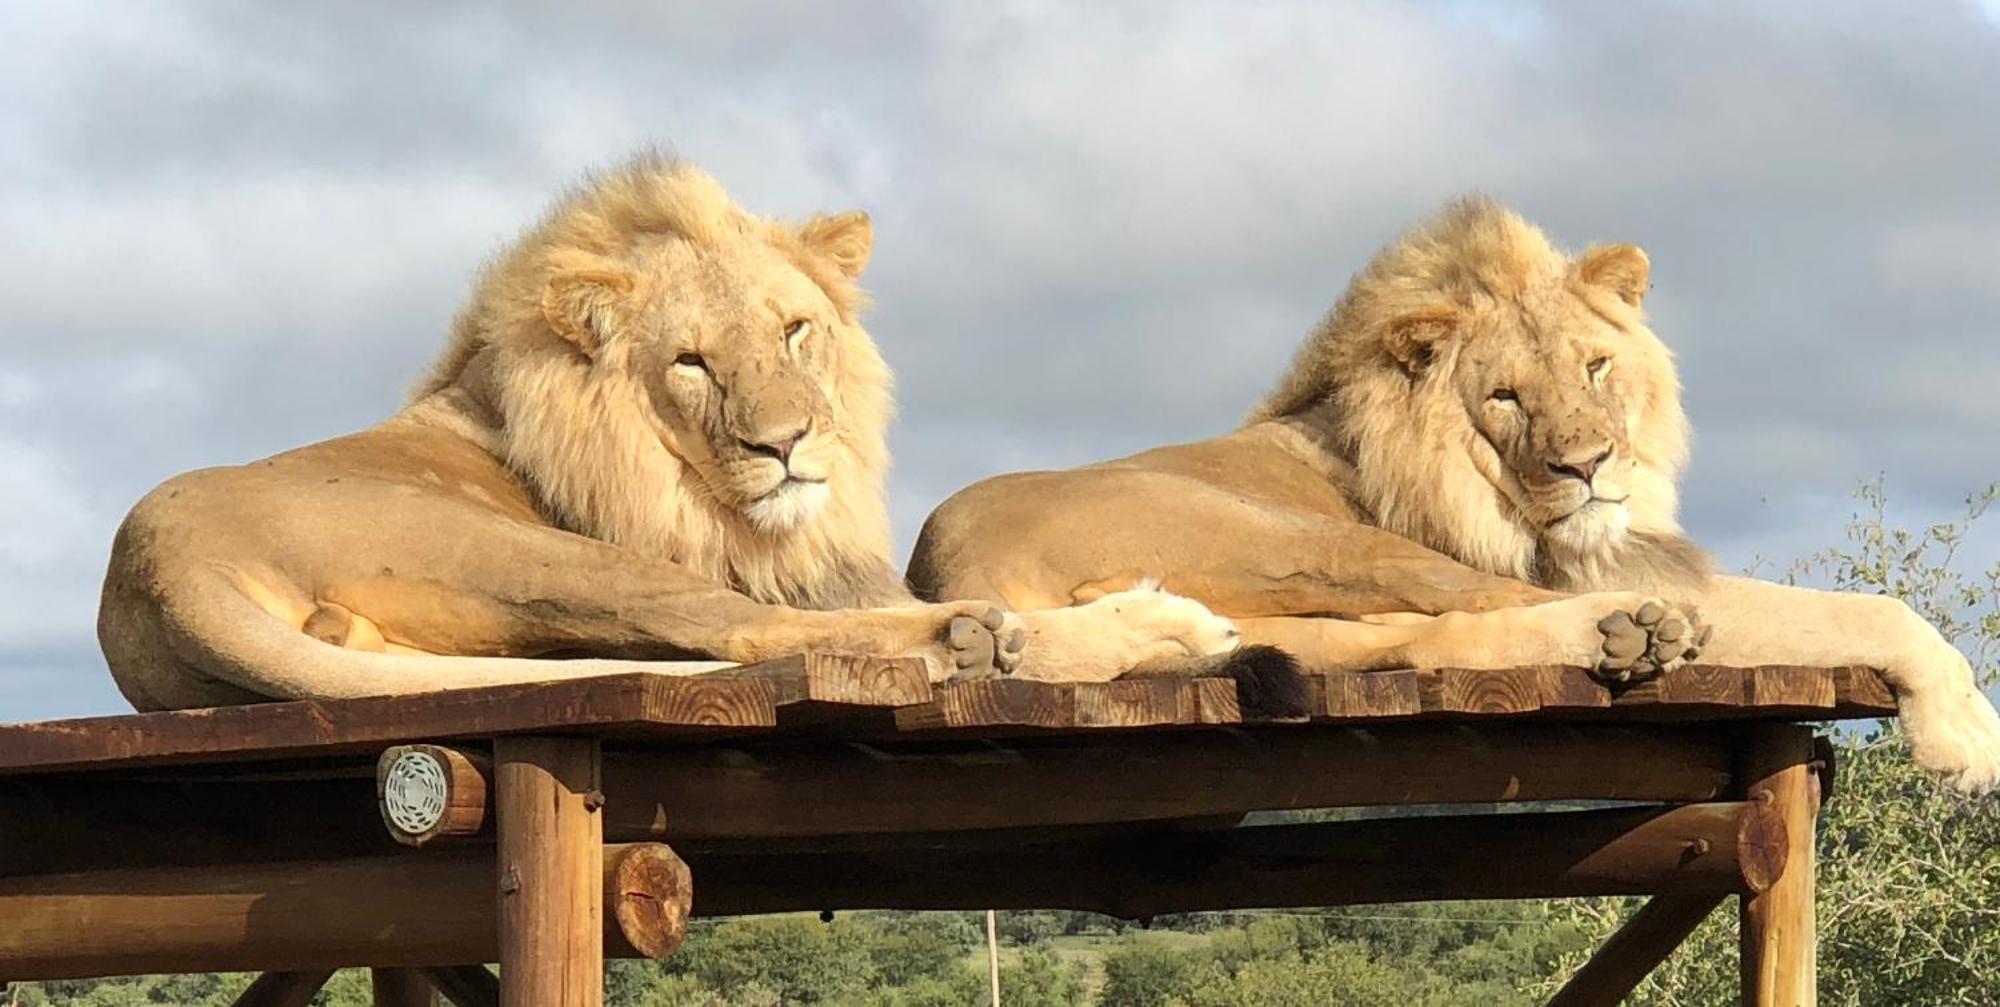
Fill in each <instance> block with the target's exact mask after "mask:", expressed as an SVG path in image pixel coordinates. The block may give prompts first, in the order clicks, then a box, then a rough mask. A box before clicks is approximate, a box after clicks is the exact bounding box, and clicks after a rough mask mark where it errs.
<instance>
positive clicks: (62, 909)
mask: <svg viewBox="0 0 2000 1007" xmlns="http://www.w3.org/2000/svg"><path fill="white" fill-rule="evenodd" d="M678 862H679V861H678V858H676V857H674V855H673V853H672V851H670V850H667V849H665V848H664V847H659V846H657V845H656V844H635V845H627V846H612V847H607V848H606V849H605V852H604V856H603V865H602V866H601V867H600V868H599V870H598V877H597V883H598V885H599V886H600V890H601V891H602V892H603V893H604V894H603V896H602V898H603V899H604V900H605V902H606V903H607V904H609V905H611V906H612V907H614V908H613V911H612V912H611V913H609V914H607V917H608V920H607V924H608V925H606V926H605V928H604V934H603V940H604V945H605V948H606V949H607V950H608V951H609V952H610V953H612V954H614V955H616V956H618V957H622V958H638V957H646V956H648V955H649V954H654V953H666V952H668V951H671V950H672V949H673V948H675V947H677V946H678V945H679V943H680V941H681V938H682V936H683V933H684V931H683V926H684V924H683V921H684V920H685V919H686V918H687V914H688V912H689V908H690V902H691V893H690V892H689V890H688V889H687V888H686V887H685V879H686V873H685V869H684V868H682V869H679V870H676V869H675V868H674V867H673V866H672V865H673V864H677V863H678ZM494 877H495V857H494V850H493V848H492V847H490V846H489V847H485V848H483V849H482V848H479V847H463V848H458V849H448V850H446V849H436V850H426V851H424V852H421V853H405V854H400V855H393V856H385V857H360V858H356V859H353V860H342V861H332V862H290V863H275V864H245V865H235V866H229V865H223V866H214V867H192V868H190V867H156V868H143V869H131V870H114V871H93V872H87V873H81V874H55V875H40V876H35V877H12V878H8V877H0V920H4V921H6V922H5V925H4V926H0V974H4V975H7V976H8V977H10V978H14V979H22V980H28V979H77V978H89V977H95V976H110V975H139V974H146V973H158V972H250V971H257V970H263V969H299V970H305V969H330V968H336V967H344V966H373V967H378V968H387V967H397V966H424V965H432V964H435V963H437V962H483V961H493V960H495V959H496V958H497V957H498V956H499V944H498V940H497V933H498V927H499V913H498V900H497V899H496V898H495V895H494Z"/></svg>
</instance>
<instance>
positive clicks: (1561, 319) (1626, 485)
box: [1440, 291, 1644, 551]
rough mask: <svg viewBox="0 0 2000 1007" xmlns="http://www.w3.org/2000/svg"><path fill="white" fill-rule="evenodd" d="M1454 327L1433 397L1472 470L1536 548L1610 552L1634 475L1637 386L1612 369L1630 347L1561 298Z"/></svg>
mask: <svg viewBox="0 0 2000 1007" xmlns="http://www.w3.org/2000/svg"><path fill="white" fill-rule="evenodd" d="M1460 324H1461V326H1462V328H1463V335H1462V340H1463V344H1462V346H1460V347H1459V348H1458V350H1457V353H1456V354H1455V359H1454V361H1453V362H1452V366H1451V367H1450V373H1449V374H1448V375H1445V376H1442V377H1441V379H1440V380H1441V383H1447V384H1448V388H1444V389H1440V391H1446V392H1448V394H1449V395H1450V396H1451V397H1453V398H1455V399H1456V403H1457V405H1458V406H1459V407H1460V408H1462V409H1463V410H1464V413H1465V417H1466V422H1467V424H1468V425H1469V426H1470V428H1471V432H1472V436H1471V437H1469V438H1467V449H1468V451H1469V452H1470V453H1471V458H1472V462H1473V465H1474V467H1475V468H1477V469H1478V471H1479V473H1480V475H1481V476H1482V477H1483V478H1485V479H1486V480H1487V481H1488V482H1489V483H1491V484H1492V486H1493V487H1494V489H1495V490H1497V491H1499V493H1500V494H1501V495H1502V496H1503V497H1505V498H1506V499H1507V500H1508V501H1509V502H1510V503H1511V504H1512V505H1513V507H1514V509H1515V510H1516V511H1517V513H1518V514H1519V516H1520V520H1521V521H1522V523H1523V524H1525V525H1526V526H1528V527H1529V528H1531V529H1534V530H1535V532H1536V533H1537V534H1538V536H1539V537H1541V538H1543V539H1546V540H1553V541H1555V542H1557V543H1559V544H1561V545H1564V546H1567V547H1569V548H1570V549H1572V550H1575V551H1589V550H1592V549H1594V548H1596V547H1600V546H1602V545H1605V544H1609V543H1612V542H1615V541H1616V540H1617V539H1619V538H1620V537H1621V536H1623V535H1624V533H1625V531H1626V529H1627V528H1629V527H1630V525H1631V510H1630V504H1631V502H1632V501H1631V497H1632V494H1633V491H1634V488H1635V479H1634V477H1635V476H1636V475H1638V474H1639V468H1640V465H1641V462H1640V460H1639V458H1638V457H1637V456H1636V455H1634V453H1633V451H1632V445H1631V437H1630V433H1629V431H1630V430H1631V429H1632V427H1633V426H1634V425H1635V424H1636V423H1637V422H1638V421H1639V420H1640V416H1639V414H1638V409H1637V408H1636V406H1637V405H1638V404H1639V402H1640V399H1641V397H1640V396H1635V395H1634V394H1633V392H1634V391H1635V389H1634V388H1633V387H1632V385H1633V384H1634V383H1635V381H1643V380H1644V379H1643V376H1635V375H1633V374H1628V373H1627V368H1621V367H1620V366H1619V365H1620V363H1621V358H1622V357H1626V356H1628V355H1631V352H1630V349H1629V344H1631V343H1632V342H1633V341H1634V337H1632V336H1631V335H1630V334H1628V333H1626V332H1624V331H1621V330H1620V329H1619V328H1618V327H1617V326H1616V325H1614V324H1612V323H1611V322H1609V321H1607V320H1606V319H1605V318H1604V317H1602V316H1600V315H1598V314H1596V313H1595V312H1593V311H1592V310H1591V309H1590V308H1589V307H1588V305H1587V304H1586V303H1585V302H1584V301H1583V300H1581V299H1580V298H1578V297H1577V296H1574V295H1573V294H1570V293H1569V292H1567V291H1558V292H1555V293H1554V294H1553V295H1552V296H1549V297H1547V298H1545V299H1542V302H1541V303H1536V304H1532V305H1524V306H1522V307H1521V309H1520V310H1519V311H1518V312H1517V311H1490V312H1481V313H1478V314H1476V315H1473V316H1471V317H1468V318H1465V319H1463V320H1462V321H1461V322H1460ZM1623 362H1626V363H1629V361H1623ZM1641 366H1643V365H1641Z"/></svg>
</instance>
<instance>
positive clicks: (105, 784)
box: [0, 655, 1894, 1007]
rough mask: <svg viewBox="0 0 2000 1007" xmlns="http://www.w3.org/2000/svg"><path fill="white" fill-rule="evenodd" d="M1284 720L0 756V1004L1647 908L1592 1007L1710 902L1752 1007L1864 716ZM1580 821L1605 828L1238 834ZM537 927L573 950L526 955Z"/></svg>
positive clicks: (756, 727) (740, 686) (1350, 690)
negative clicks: (1073, 924) (1492, 911)
mask: <svg viewBox="0 0 2000 1007" xmlns="http://www.w3.org/2000/svg"><path fill="white" fill-rule="evenodd" d="M1311 686H1312V688H1311V698H1312V702H1311V709H1312V711H1313V712H1312V716H1311V717H1309V718H1307V719H1306V720H1305V721H1302V722H1285V723H1269V722H1263V723H1259V722H1246V720H1245V718H1244V717H1243V715H1242V712H1241V710H1240V708H1239V706H1238V704H1237V697H1236V695H1235V692H1234V685H1233V683H1231V682H1229V681H1228V680H1226V679H1206V680H1196V681H1173V680H1161V679H1147V680H1135V681H1127V682H1114V683H1108V684H1099V685H1057V684H1047V683H1038V682H1028V681H1019V680H1012V679H994V680H985V681H975V682H960V683H949V684H944V685H938V686H933V685H931V684H929V683H928V682H926V681H925V679H924V676H923V673H922V669H921V668H920V667H919V666H918V665H917V664H916V663H915V662H911V661H898V660H872V659H859V658H850V657H842V656H836V655H806V656H803V657H798V658H792V659H787V660H783V661H776V662H770V663H768V664H765V665H759V666H754V667H751V668H746V669H740V670H739V671H738V672H736V673H733V674H729V675H724V676H714V677H702V678H668V677H662V676H649V675H620V676H613V677H607V678H602V679H591V680H577V681H567V682H555V683H549V684H545V685H535V686H520V687H506V688H493V689H472V690H462V691H450V692H442V693H435V694H430V695H423V696H404V697H383V698H375V699H355V700H342V701H330V702H285V703H268V704H262V705H256V706H242V707H230V708H222V709H213V710H188V711H178V712H170V713H151V714H134V715H126V716H115V717H97V718H87V719H78V720H67V721H54V722H47V723H38V724H15V725H0V822H5V823H6V827H5V828H0V979H4V978H17V979H31V978H60V977H68V976H84V975H101V974H116V973H125V972H136V971H193V970H202V971H207V970H222V969H268V970H282V971H283V972H285V973H287V974H295V978H294V979H293V980H289V981H287V980H283V979H282V977H275V978H273V979H272V980H271V982H270V984H269V985H270V986H272V987H273V988H279V987H282V988H283V989H286V990H291V991H292V992H291V993H288V994H286V995H296V992H297V988H299V987H302V986H310V985H311V983H310V980H311V979H312V977H314V976H317V975H319V973H320V972H322V971H323V970H325V969H328V968H333V967H338V966H344V965H366V966H372V967H376V968H378V969H380V970H383V971H382V973H381V978H382V982H383V983H384V984H386V985H385V987H384V988H388V987H396V988H399V989H404V990H405V992H407V989H408V988H412V987H411V984H412V983H417V982H418V980H417V979H416V978H414V977H415V976H417V973H414V972H406V971H393V972H392V971H390V970H397V969H428V970H430V971H428V972H425V973H423V975H426V976H428V977H429V978H428V979H427V980H425V981H426V982H428V983H429V984H430V985H431V986H435V987H437V988H439V989H442V990H445V991H446V992H447V993H448V994H449V995H451V996H452V997H453V998H454V1002H458V1003H460V1004H461V1005H462V1007H472V1004H473V1003H481V1004H483V1003H487V1002H495V1001H493V1000H492V999H491V997H492V996H495V995H497V994H495V993H493V984H492V982H491V978H492V977H491V975H490V974H488V973H485V972H484V971H483V970H481V969H478V968H472V967H470V966H472V965H474V964H475V963H478V962H482V961H492V960H500V961H502V962H503V963H505V964H506V965H507V967H506V969H505V970H504V971H505V972H506V974H508V975H511V976H514V977H516V982H517V983H518V984H519V988H518V989H515V990H512V991H509V992H507V993H506V994H505V1000H504V1002H506V1003H510V1004H527V1003H536V1004H542V1003H561V1004H572V1003H574V1004H593V1003H595V1002H596V1001H595V1000H593V999H592V995H593V994H592V993H591V992H590V991H589V990H583V991H581V992H580V993H578V992H576V991H567V992H564V991H563V990H562V989H561V986H562V984H561V983H560V982H556V981H555V980H551V979H550V978H549V977H550V976H557V975H572V976H573V975H577V974H581V973H580V972H579V971H578V970H579V969H581V970H583V972H588V971H590V969H591V968H593V966H592V965H591V964H590V963H591V962H593V961H595V960H596V959H595V956H596V955H597V954H599V953H600V949H602V951H604V952H608V953H612V954H627V955H630V954H646V955H657V954H663V953H666V952H667V951H669V950H671V948H672V947H673V946H674V945H675V944H676V943H677V942H678V940H679V932H680V930H679V928H680V927H682V926H683V925H684V923H685V919H686V917H687V915H689V914H696V915H724V914H735V913H746V912H775V911H786V910H799V909H815V910H819V909H843V908H910V909H922V908H991V907H999V908H1027V907H1047V908H1081V909H1091V910H1096V911H1101V912H1108V913H1113V914H1118V915H1123V916H1128V917H1150V916H1152V915H1155V914H1158V913H1166V912H1174V911H1187V910H1196V909H1227V908H1247V907H1275V906H1313V905H1333V904H1352V903H1357V902H1371V901H1404V900H1422V899H1437V898H1500V897H1532V896H1569V895H1605V894H1652V895H1656V896H1658V898H1656V899H1655V902H1654V903H1653V908H1652V909H1649V912H1648V915H1647V916H1645V917H1644V918H1642V920H1640V921H1637V922H1636V923H1635V926H1639V925H1641V924H1643V925H1642V926H1640V929H1639V930H1637V931H1636V932H1634V933H1632V934H1627V935H1622V936H1621V940H1620V941H1615V942H1613V944H1612V945H1611V946H1608V947H1607V949H1606V951H1605V952H1604V954H1603V955H1601V956H1600V958H1601V959H1603V960H1602V961H1600V962H1594V963H1593V967H1592V969H1591V970H1587V972H1586V975H1585V977H1583V978H1581V979H1579V983H1581V984H1582V985H1581V986H1580V987H1573V989H1572V990H1571V991H1566V993H1565V997H1566V999H1565V998H1559V1000H1558V1001H1557V1002H1558V1003H1563V1004H1586V1003H1605V1004H1609V1003H1615V1002H1616V1001H1617V997H1618V996H1622V991H1623V990H1629V988H1630V985H1631V984H1632V983H1636V982H1637V981H1638V979H1639V978H1640V977H1643V975H1644V973H1645V970H1646V968H1649V967H1650V963H1651V962H1653V961H1657V959H1658V957H1660V956H1664V954H1665V953H1666V951H1667V950H1670V949H1671V947H1672V946H1673V944H1674V943H1676V942H1677V941H1678V939H1679V938H1678V937H1675V936H1673V935H1674V934H1677V933H1681V934H1684V929H1683V928H1685V927H1691V926H1692V925H1693V921H1698V920H1699V918H1700V917H1701V916H1702V915H1705V914H1706V913H1707V912H1708V911H1709V910H1710V909H1712V908H1713V907H1714V906H1715V905H1716V904H1718V903H1719V902H1720V901H1722V900H1723V899H1725V898H1727V897H1729V896H1732V895H1736V896H1741V897H1742V901H1743V904H1744V910H1743V911H1744V913H1745V919H1746V921H1749V924H1748V926H1747V927H1746V930H1745V933H1746V938H1745V940H1746V945H1745V950H1746V958H1745V961H1746V973H1745V976H1746V983H1748V984H1749V987H1757V986H1759V984H1764V985H1767V986H1769V988H1770V990H1772V991H1774V992H1771V993H1770V996H1771V997H1775V998H1776V999H1767V998H1756V999H1746V1003H1759V1004H1762V1003H1778V1002H1785V1003H1792V1002H1799V1001H1797V1000H1796V999H1788V998H1792V997H1794V995H1795V994H1796V993H1797V991H1798V990H1799V989H1800V988H1801V986H1800V984H1801V982H1803V980H1801V979H1800V976H1801V975H1804V974H1805V973H1803V972H1801V971H1800V970H1801V969H1803V968H1805V967H1806V966H1803V965H1801V964H1800V962H1802V961H1803V962H1805V963H1807V965H1809V963H1810V952H1811V943H1810V941H1811V938H1810V930H1809V924H1810V910H1811V903H1810V878H1811V871H1812V867H1811V845H1810V837H1811V822H1812V814H1813V809H1815V808H1816V807H1817V803H1816V802H1817V799H1818V798H1817V795H1818V794H1819V793H1820V792H1821V791H1822V790H1823V789H1824V787H1825V781H1826V780H1827V779H1828V776H1829V774H1830V772H1831V767H1830V766H1829V765H1827V760H1826V758H1825V754H1824V750H1823V749H1816V748H1815V747H1814V745H1813V743H1812V739H1811V732H1810V729H1809V728H1805V727H1801V726H1798V722H1800V721H1814V722H1817V721H1829V720H1838V719H1851V718H1873V717H1882V716H1892V715H1893V714H1894V708H1893V702H1892V699H1891V696H1890V694H1889V692H1888V690H1887V689H1886V687H1885V686H1884V685H1883V683H1882V682H1881V680H1880V679H1879V678H1878V677H1877V676H1876V675H1875V674H1874V673H1873V672H1871V671H1868V670H1866V669H1853V668H1842V669H1814V668H1796V667H1767V668H1721V667H1709V666H1695V667H1688V668H1683V669H1680V670H1678V671H1675V672H1673V673H1670V674H1668V675H1666V676H1664V677H1662V678H1661V679H1659V680H1657V681H1654V682H1650V683H1647V684H1645V685H1643V686H1639V687H1634V688H1631V689H1628V690H1623V691H1620V692H1616V693H1614V692H1613V691H1611V690H1608V689H1606V688H1605V687H1604V686H1602V685H1599V684H1598V683H1597V682H1595V681H1594V680H1593V679H1591V678H1590V677H1589V675H1587V674H1586V673H1585V672H1583V671H1582V670H1581V669H1573V668H1518V669H1509V670H1506V671H1453V670H1422V671H1391V672H1381V673H1374V674H1335V675H1325V676H1321V677H1318V678H1315V679H1313V680H1312V681H1311ZM413 750H416V751H418V755H419V756H422V757H424V758H430V760H431V761H430V762H429V763H423V762H422V759H421V758H419V760H418V762H419V764H422V765H429V766H432V767H433V778H432V779H431V780H430V781H429V783H430V784H431V785H436V786H443V787H445V789H444V790H443V791H442V792H440V793H439V794H436V795H434V797H435V800H436V802H437V803H438V804H439V806H440V807H444V808H448V809H449V813H448V814H446V815H444V816H443V817H442V818H440V819H437V820H435V821H433V822H432V823H431V824H430V825H429V826H428V827H427V828H426V829H425V830H424V831H422V832H421V834H418V833H411V832H408V831H403V832H399V831H398V827H397V826H396V825H395V824H393V820H392V817H391V816H390V815H389V813H388V811H387V808H388V803H387V802H388V801H389V800H390V799H389V798H386V797H385V796H384V794H385V788H387V787H389V783H388V782H386V781H388V779H389V776H390V775H391V769H390V766H391V764H392V763H394V762H395V761H396V759H397V757H398V756H399V754H400V753H404V752H408V751H413ZM440 773H441V774H442V776H441V777H439V776H438V774H440ZM439 779H442V781H443V782H442V783H439ZM1578 800H1587V801H1617V802H1634V803H1631V804H1630V805H1628V806H1621V807H1608V808H1604V809H1600V810H1589V811H1560V812H1535V813H1527V814H1491V813H1478V814H1472V813H1466V814H1458V815H1453V816H1449V817H1427V818H1422V819H1405V818H1373V819H1366V820H1361V821H1344V822H1334V823H1325V824H1318V825H1297V826H1242V825H1238V824H1237V823H1238V822H1239V821H1240V820H1241V819H1242V817H1243V816H1244V815H1245V814H1248V813H1251V812H1257V811H1275V810H1288V809H1303V808H1323V807H1361V806H1400V805H1420V804H1472V805H1494V804H1503V805H1504V804H1523V803H1526V802H1535V801H1578ZM524 816H525V817H524ZM565 837H568V838H565ZM1496 864H1505V865H1506V869H1504V870H1496V869H1495V865H1496ZM496 878H498V879H499V896H498V898H497V899H496V897H495V895H494V881H495V879H496ZM690 878H691V879H692V880H691V881H690ZM1801 884H1803V885H1804V890H1803V895H1802V894H1801V892H1800V890H1799V886H1800V885H1801ZM510 886H511V887H510ZM1801 906H1803V907H1804V908H1803V910H1801V908H1800V907H1801ZM1801 912H1803V913H1804V916H1803V917H1802V916H1801ZM593 914H595V915H593ZM563 919H571V920H573V921H596V922H577V923H576V925H575V926H570V927H569V928H568V929H564V928H563V926H556V928H555V929H554V930H549V929H548V926H552V925H554V924H550V922H549V921H551V920H555V921H561V920H563ZM1801 919H1803V920H1804V922H1803V923H1801ZM1801 926H1805V927H1807V929H1806V931H1805V932H1804V934H1803V936H1801V934H1800V932H1799V929H1798V928H1799V927H1801ZM579 927H580V928H581V929H579ZM298 976H302V977H304V978H296V977H298ZM537 977H539V978H537ZM286 982H290V985H286ZM552 982H555V985H550V983H552ZM1773 984H1775V985H1773ZM1746 988H1748V987H1746ZM453 991H456V992H453ZM307 992H308V993H309V992H310V990H308V991H307ZM572 994H574V995H572ZM272 995H276V994H272ZM385 995H386V994H385ZM396 995H397V996H401V995H402V994H396ZM1758 996H1759V997H1762V996H1763V995H1762V994H1758ZM467 1001H470V1002H467ZM257 1002H264V1001H257ZM268 1002H281V1001H278V1000H272V1001H268ZM286 1002H288V1001H286ZM301 1002H302V1001H301ZM396 1002H404V1001H403V1000H397V1001H396Z"/></svg>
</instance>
